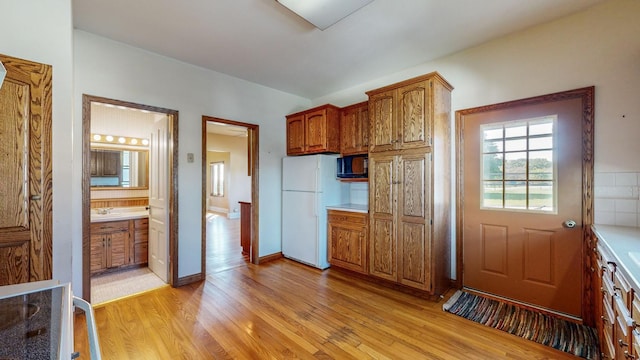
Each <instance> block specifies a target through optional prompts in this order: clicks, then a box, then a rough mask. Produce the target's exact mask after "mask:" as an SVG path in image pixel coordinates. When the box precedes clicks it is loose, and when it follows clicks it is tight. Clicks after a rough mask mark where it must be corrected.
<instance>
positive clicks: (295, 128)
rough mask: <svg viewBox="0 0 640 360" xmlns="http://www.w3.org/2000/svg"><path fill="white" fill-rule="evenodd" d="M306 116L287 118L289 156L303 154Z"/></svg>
mask: <svg viewBox="0 0 640 360" xmlns="http://www.w3.org/2000/svg"><path fill="white" fill-rule="evenodd" d="M304 128H305V126H304V115H296V116H292V117H288V118H287V155H295V154H302V153H303V152H304V151H305V147H304V131H305V130H304Z"/></svg>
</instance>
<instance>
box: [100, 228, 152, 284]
mask: <svg viewBox="0 0 640 360" xmlns="http://www.w3.org/2000/svg"><path fill="white" fill-rule="evenodd" d="M148 234H149V219H146V218H144V219H133V220H119V221H106V222H95V223H91V274H92V275H93V274H98V273H102V272H105V271H108V270H114V269H121V268H125V267H128V266H134V265H144V264H146V263H147V262H148V239H149V235H148Z"/></svg>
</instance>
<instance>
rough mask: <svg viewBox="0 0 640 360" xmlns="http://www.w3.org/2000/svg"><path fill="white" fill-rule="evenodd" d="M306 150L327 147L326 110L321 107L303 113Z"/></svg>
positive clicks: (321, 149) (319, 149)
mask: <svg viewBox="0 0 640 360" xmlns="http://www.w3.org/2000/svg"><path fill="white" fill-rule="evenodd" d="M305 139H306V150H305V151H306V152H317V151H324V150H326V149H327V110H326V109H321V110H316V111H313V112H309V113H307V114H306V115H305Z"/></svg>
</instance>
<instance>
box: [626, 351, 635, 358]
mask: <svg viewBox="0 0 640 360" xmlns="http://www.w3.org/2000/svg"><path fill="white" fill-rule="evenodd" d="M624 357H625V358H627V359H635V358H636V357H635V356H633V355H631V354H629V351H626V350H625V352H624Z"/></svg>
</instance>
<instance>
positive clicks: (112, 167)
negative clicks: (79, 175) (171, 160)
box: [91, 146, 149, 190]
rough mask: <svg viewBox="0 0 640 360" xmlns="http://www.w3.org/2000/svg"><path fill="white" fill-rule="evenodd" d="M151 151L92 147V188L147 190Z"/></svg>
mask: <svg viewBox="0 0 640 360" xmlns="http://www.w3.org/2000/svg"><path fill="white" fill-rule="evenodd" d="M148 186H149V151H148V150H146V149H144V150H142V149H141V150H137V149H128V148H127V149H118V148H99V147H93V146H92V147H91V188H92V189H93V190H96V189H114V188H126V189H133V188H135V189H147V188H148Z"/></svg>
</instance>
